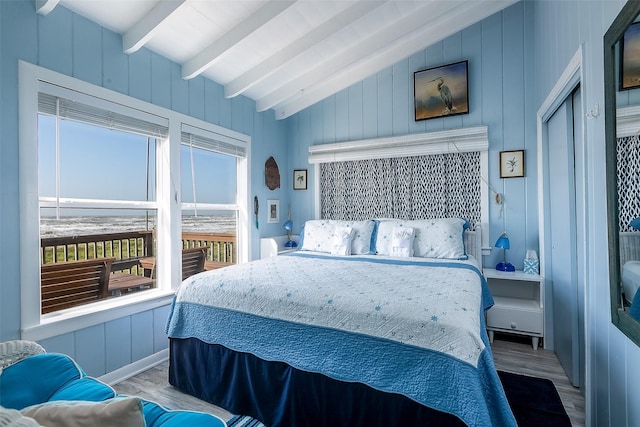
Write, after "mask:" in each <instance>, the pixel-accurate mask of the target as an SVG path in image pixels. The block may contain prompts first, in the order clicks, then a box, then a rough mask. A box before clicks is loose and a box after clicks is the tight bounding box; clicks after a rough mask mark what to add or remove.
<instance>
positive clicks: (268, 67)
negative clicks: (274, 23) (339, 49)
mask: <svg viewBox="0 0 640 427" xmlns="http://www.w3.org/2000/svg"><path fill="white" fill-rule="evenodd" d="M386 1H387V0H380V1H371V0H359V1H357V2H355V3H354V4H353V5H351V6H350V7H348V8H347V9H345V10H343V11H342V12H340V13H339V14H337V15H336V16H334V17H332V18H331V19H329V20H328V21H327V22H325V23H324V24H322V25H320V26H318V27H317V28H315V29H313V30H311V31H310V32H308V33H307V34H306V35H305V36H304V37H302V38H300V39H297V40H296V41H294V42H293V43H291V44H290V45H289V46H287V47H285V48H284V49H282V50H281V51H279V52H277V53H276V54H274V55H272V56H270V57H269V58H267V59H265V60H264V61H262V62H261V63H260V64H258V65H256V66H255V67H253V68H252V69H250V70H248V71H247V72H245V73H244V74H242V75H241V76H239V77H237V78H236V79H234V80H232V81H231V82H229V83H228V84H226V85H225V87H224V96H225V97H226V98H232V97H234V96H237V95H240V94H241V93H243V92H244V91H246V90H248V89H250V88H251V87H253V86H255V85H256V84H258V83H260V82H261V81H263V80H264V79H265V78H267V77H268V76H270V75H272V74H273V73H275V72H276V71H278V70H279V69H281V68H282V67H284V65H285V64H286V63H288V62H289V61H291V60H292V59H294V58H295V57H297V56H298V55H300V54H302V53H304V52H305V51H306V50H307V49H310V48H312V47H313V46H315V45H316V44H318V43H320V42H322V41H323V40H324V39H326V38H328V37H330V36H331V35H333V34H335V33H337V32H338V31H340V30H342V29H343V28H345V27H347V26H349V25H350V24H352V23H353V22H354V21H357V20H358V19H359V18H361V17H363V16H365V15H366V14H368V13H369V12H371V11H372V10H374V9H376V8H377V7H379V6H380V5H382V4H384V3H385V2H386Z"/></svg>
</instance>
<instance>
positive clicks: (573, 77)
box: [537, 46, 597, 402]
mask: <svg viewBox="0 0 640 427" xmlns="http://www.w3.org/2000/svg"><path fill="white" fill-rule="evenodd" d="M583 60H584V57H583V53H582V46H580V47H579V48H578V50H577V51H576V53H575V54H574V55H573V57H572V58H571V60H570V61H569V64H568V65H567V67H566V68H565V70H564V72H563V73H562V75H561V76H560V78H559V79H558V81H557V82H556V84H555V85H554V87H553V89H552V90H551V91H550V92H549V94H548V95H547V97H546V99H545V101H544V102H543V103H542V105H541V106H540V108H539V109H538V112H537V146H538V189H539V191H538V218H539V240H540V274H542V275H543V276H548V277H549V278H550V279H552V278H551V277H550V276H549V270H550V268H549V267H548V265H549V262H547V261H548V259H549V257H550V254H551V248H550V239H549V238H546V237H545V236H549V232H550V224H549V220H548V218H550V216H549V210H550V207H549V200H548V197H547V196H546V195H545V194H546V193H545V191H544V189H545V188H549V180H550V178H549V170H548V165H547V164H545V162H544V161H543V160H544V159H545V157H546V156H547V154H548V142H549V141H548V127H547V125H548V121H549V119H550V118H551V116H553V114H554V113H555V111H556V110H557V109H558V107H559V106H560V105H562V103H564V102H565V101H566V100H567V99H568V97H569V96H572V93H573V91H574V90H575V89H576V88H577V87H578V86H580V87H581V88H584V87H585V86H584V85H583V84H582V83H583V82H584V80H585V76H584V72H585V71H584V63H583ZM586 98H587V97H586V94H585V93H584V90H582V96H581V105H580V108H581V110H582V113H584V112H585V111H587V108H586ZM583 117H584V116H583ZM596 117H597V113H593V114H590V115H588V116H587V117H586V118H596ZM581 122H582V125H581V127H580V129H579V130H578V131H579V132H580V133H581V135H580V140H581V141H582V143H581V144H574V161H575V166H574V179H575V181H574V183H575V193H576V194H575V211H576V218H575V220H576V256H577V260H576V267H577V268H576V273H577V276H576V280H577V281H578V295H577V297H578V298H579V299H580V300H579V301H578V310H579V312H578V322H579V324H578V329H579V331H580V334H581V337H582V342H583V344H584V345H583V349H582V350H583V352H584V366H581V367H580V369H581V370H582V373H583V374H582V378H583V379H584V383H583V384H581V387H582V390H583V391H584V392H585V395H586V394H588V393H589V390H591V384H590V382H591V380H590V377H589V375H586V372H589V369H588V367H589V366H590V365H591V355H590V354H589V352H587V351H586V349H587V348H590V347H589V345H590V342H589V335H588V334H587V333H586V327H587V325H586V309H587V301H586V300H587V289H588V287H589V282H588V278H589V276H588V274H587V273H588V267H587V262H586V261H587V256H588V247H589V245H588V234H587V232H586V231H587V223H588V221H587V210H586V208H587V206H586V202H587V200H586V194H587V191H586V185H587V176H586V166H587V153H586V150H585V146H586V126H587V120H585V118H583V120H582V121H581ZM575 141H576V142H577V141H578V139H577V138H576V139H575ZM545 283H549V284H550V285H551V286H545V301H546V307H545V325H544V334H545V335H544V336H545V340H544V348H545V349H549V350H553V338H554V334H553V280H549V281H545ZM580 284H582V285H583V287H582V288H581V286H580ZM585 397H586V399H585V401H586V402H589V396H585Z"/></svg>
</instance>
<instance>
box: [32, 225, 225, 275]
mask: <svg viewBox="0 0 640 427" xmlns="http://www.w3.org/2000/svg"><path fill="white" fill-rule="evenodd" d="M154 247H155V239H154V235H153V232H152V231H133V232H126V233H108V234H90V235H81V236H69V237H47V238H43V239H41V240H40V263H41V264H50V263H58V262H66V261H78V260H83V259H94V258H104V257H113V258H115V259H116V261H114V263H113V267H112V268H111V271H122V270H132V271H129V272H130V273H134V274H142V268H140V267H139V265H138V264H139V260H140V259H141V258H144V257H149V256H154V255H155V253H154V252H155V251H154ZM182 247H183V248H185V249H187V248H199V247H206V248H207V257H206V261H208V262H209V263H210V264H209V265H211V263H219V264H220V265H226V264H235V263H236V257H237V255H236V250H237V246H236V235H235V233H203V232H184V233H182Z"/></svg>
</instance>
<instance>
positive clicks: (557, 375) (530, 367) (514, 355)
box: [113, 334, 585, 427]
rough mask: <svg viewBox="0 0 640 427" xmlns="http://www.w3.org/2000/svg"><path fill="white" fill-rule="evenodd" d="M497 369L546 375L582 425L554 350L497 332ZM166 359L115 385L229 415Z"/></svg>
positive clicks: (575, 393)
mask: <svg viewBox="0 0 640 427" xmlns="http://www.w3.org/2000/svg"><path fill="white" fill-rule="evenodd" d="M491 348H492V350H493V356H494V360H495V365H496V369H498V370H502V371H507V372H514V373H519V374H522V375H531V376H535V377H540V378H548V379H550V380H551V381H553V383H554V385H555V386H556V389H557V390H558V393H559V394H560V398H561V399H562V403H563V404H564V407H565V409H566V411H567V414H568V415H569V417H570V418H571V423H572V425H573V427H584V425H585V406H584V396H583V395H582V393H581V392H580V390H578V389H576V388H575V387H573V386H572V385H571V383H570V382H569V379H568V378H567V376H566V375H565V373H564V370H563V369H562V366H560V362H558V358H557V357H556V355H555V353H554V352H552V351H549V350H543V349H542V348H539V349H538V350H533V348H531V345H530V342H529V341H524V340H520V339H514V338H511V337H510V336H501V335H499V334H496V338H495V340H494V342H493V344H492V346H491ZM168 367H169V362H164V363H162V364H160V365H158V366H156V367H154V368H151V369H149V370H147V371H145V372H142V373H140V374H138V375H136V376H134V377H131V378H129V379H128V380H126V381H123V382H121V383H119V384H116V385H114V386H113V387H114V388H115V389H116V391H117V392H118V393H123V394H128V395H137V396H140V397H142V398H145V399H148V400H152V401H154V402H157V403H159V404H161V405H164V406H168V407H170V408H172V409H188V410H196V411H202V412H209V413H212V414H214V415H217V416H218V417H220V418H222V419H223V420H225V421H226V420H228V419H229V418H231V415H232V414H230V413H229V412H227V411H225V410H224V409H221V408H219V407H217V406H214V405H211V404H209V403H206V402H203V401H202V400H199V399H196V398H195V397H192V396H189V395H187V394H184V393H182V392H180V391H178V390H177V389H175V388H174V387H172V386H170V385H169V384H168V382H167V378H168V372H167V371H168Z"/></svg>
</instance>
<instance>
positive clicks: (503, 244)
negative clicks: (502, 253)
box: [496, 233, 510, 249]
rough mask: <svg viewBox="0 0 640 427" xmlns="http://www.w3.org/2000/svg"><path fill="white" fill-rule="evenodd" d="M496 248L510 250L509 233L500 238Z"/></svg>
mask: <svg viewBox="0 0 640 427" xmlns="http://www.w3.org/2000/svg"><path fill="white" fill-rule="evenodd" d="M496 248H500V249H509V248H510V245H509V237H508V236H507V233H502V234H501V235H500V237H498V240H496Z"/></svg>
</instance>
